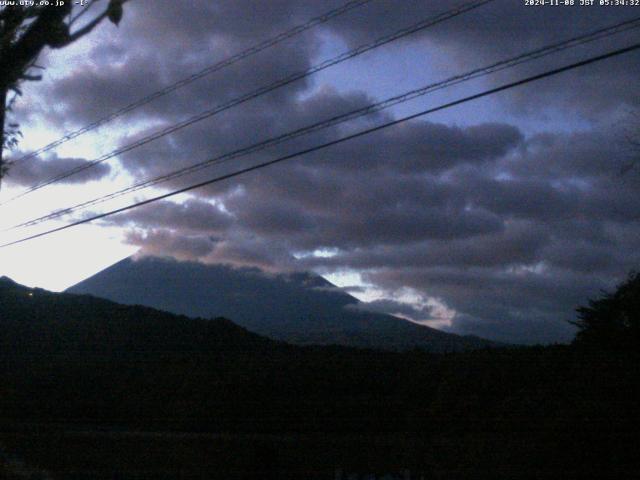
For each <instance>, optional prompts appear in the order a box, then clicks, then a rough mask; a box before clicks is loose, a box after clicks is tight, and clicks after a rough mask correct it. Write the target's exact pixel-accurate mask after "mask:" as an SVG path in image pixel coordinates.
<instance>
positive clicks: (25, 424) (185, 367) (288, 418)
mask: <svg viewBox="0 0 640 480" xmlns="http://www.w3.org/2000/svg"><path fill="white" fill-rule="evenodd" d="M0 316H1V319H0V324H1V326H2V329H1V331H0V346H1V348H2V355H1V363H0V412H1V414H0V416H1V421H2V427H3V433H2V437H1V438H0V441H2V442H3V443H4V444H5V448H7V449H9V450H10V451H15V452H17V453H16V454H18V453H19V454H20V456H21V457H22V458H27V459H29V461H30V462H32V463H36V464H40V465H41V466H43V468H45V467H46V468H48V469H49V470H50V471H69V470H73V468H76V469H77V468H79V467H77V465H76V463H77V462H78V461H79V460H78V459H79V458H94V457H95V455H97V453H96V452H100V455H101V456H105V455H106V457H105V458H109V460H108V462H107V460H105V458H103V459H102V462H103V464H102V467H100V468H102V470H100V471H102V472H106V471H107V470H108V466H106V465H107V464H105V463H104V462H107V463H108V464H109V465H116V464H117V462H118V461H122V458H123V456H124V457H126V455H125V453H126V452H129V454H131V452H134V451H138V452H142V453H140V454H139V455H135V458H136V459H135V460H133V459H131V458H129V460H127V461H128V462H129V463H127V465H129V464H131V465H134V464H137V463H136V462H142V463H143V464H144V463H145V462H148V463H149V465H151V464H153V465H158V462H159V460H158V458H163V459H164V460H163V461H164V463H163V462H160V464H163V465H164V464H165V463H166V462H167V460H166V458H169V457H170V458H173V460H174V462H177V463H181V462H182V463H181V464H190V465H191V466H193V462H194V461H199V462H204V463H207V462H208V463H207V464H211V465H212V466H211V468H213V469H215V471H216V472H218V473H219V474H220V475H221V476H226V477H227V478H232V477H233V475H231V474H230V473H229V471H231V470H233V468H236V467H237V468H236V470H234V471H243V472H244V474H243V475H245V477H246V475H248V473H247V472H254V473H255V472H257V471H262V472H263V474H262V477H260V475H258V477H256V478H266V477H265V475H266V474H264V472H265V471H269V472H276V471H277V472H280V474H281V477H282V478H285V477H284V474H283V472H285V471H286V472H289V473H291V472H294V471H298V470H296V468H298V467H299V468H300V469H301V470H299V471H300V472H303V471H304V472H305V473H304V476H306V478H312V477H313V475H312V474H311V473H310V471H313V472H316V473H318V472H322V475H320V474H319V473H318V476H324V478H328V477H326V475H329V472H331V471H333V470H332V468H333V467H338V466H340V467H341V468H342V467H344V468H345V469H346V470H349V468H351V469H352V470H353V471H362V472H366V471H369V472H373V471H386V472H392V471H397V472H400V471H402V469H410V470H411V471H415V472H427V473H426V474H428V475H436V476H437V475H440V476H441V478H479V477H487V478H560V476H562V477H563V478H571V477H573V478H604V476H605V475H606V476H607V477H608V476H610V475H614V476H615V477H617V478H630V477H631V476H632V475H634V476H635V474H636V473H637V470H636V469H637V467H638V462H637V460H636V458H635V446H636V445H637V441H638V440H640V438H638V437H639V435H638V433H637V432H638V431H639V430H640V429H639V428H638V427H639V425H638V418H639V414H638V408H637V405H638V392H639V391H640V390H639V389H638V386H639V384H640V368H639V367H640V362H639V360H640V355H639V354H638V350H637V348H635V347H633V346H631V345H630V344H629V342H627V343H625V346H624V348H612V345H611V343H610V342H608V343H607V345H606V347H604V348H599V347H598V346H597V342H594V341H582V342H578V343H577V344H574V345H572V346H548V347H527V348H524V347H522V348H510V349H492V350H477V351H470V352H464V353H452V354H445V355H432V354H429V353H426V352H422V351H411V352H404V353H396V352H378V351H372V350H355V349H347V348H340V347H308V348H300V347H292V346H288V345H285V344H282V343H277V342H273V341H271V340H267V339H264V338H262V337H259V336H257V335H254V334H252V333H250V332H248V331H246V330H244V329H242V328H240V327H237V326H235V325H234V324H232V323H231V322H229V321H227V320H223V319H217V320H193V319H188V318H186V317H179V316H175V315H170V314H167V313H163V312H159V311H157V310H153V309H150V308H145V307H126V306H121V305H118V304H115V303H112V302H108V301H105V300H100V299H96V298H93V297H89V296H78V295H68V294H52V293H49V292H45V291H41V290H33V291H32V290H29V289H25V288H24V287H21V286H18V285H16V284H13V283H10V282H8V281H3V282H0ZM582 338H583V339H584V338H586V339H587V340H589V335H586V334H585V335H582ZM74 431H75V432H84V431H93V432H103V435H104V436H103V440H101V441H98V437H91V438H90V439H89V437H82V438H84V440H79V438H80V437H78V436H77V435H76V436H74V434H73V433H69V432H74ZM124 431H127V432H131V431H138V432H141V431H144V432H156V433H158V432H163V433H165V434H167V435H178V434H179V433H180V432H190V433H191V434H194V433H199V434H210V433H215V434H219V435H221V436H222V437H220V438H225V439H226V440H224V441H223V440H218V441H217V443H216V442H213V443H212V442H209V441H207V442H205V441H204V440H202V439H201V440H189V441H192V442H195V443H193V445H191V444H190V445H191V447H189V448H187V447H186V446H185V445H186V444H184V442H187V440H185V439H184V438H183V440H182V442H183V443H180V445H182V446H181V447H180V448H178V444H177V443H176V442H175V441H172V442H169V443H166V442H167V441H165V443H162V441H161V440H159V439H158V438H161V437H158V438H156V437H150V438H151V439H147V440H145V439H138V441H137V442H135V441H133V440H132V438H131V437H126V440H125V439H121V441H120V443H118V442H117V441H116V440H114V438H116V437H114V435H116V434H115V433H113V432H124ZM62 432H66V433H64V434H63V433H62ZM105 432H112V433H111V434H110V435H107V434H106V433H105ZM96 435H97V433H96ZM354 435H356V437H357V438H356V439H353V436H354ZM116 436H117V435H116ZM123 438H124V437H123ZM171 438H182V437H171ZM198 438H200V437H198ZM202 438H208V437H206V436H205V437H202ZM242 438H244V439H245V440H242V441H241V440H239V439H242ZM250 438H252V439H253V440H248V439H250ZM265 438H266V439H269V438H271V440H264V439H265ZM51 439H55V440H51ZM260 439H262V440H260ZM292 439H293V440H292ZM295 439H297V440H295ZM350 439H351V440H350ZM381 439H382V440H381ZM38 442H40V443H38ZM123 442H124V443H123ZM187 443H188V442H187ZM205 444H206V446H204V445H205ZM212 444H215V445H217V447H216V448H217V450H216V451H215V452H212V451H211V448H213V447H212V446H211V445H212ZM34 445H40V447H38V448H36V447H34ZM124 445H128V447H127V448H125V447H124ZM163 445H164V446H163ZM136 449H137V450H136ZM141 449H142V450H141ZM163 449H165V450H163ZM176 450H177V451H178V452H180V451H181V452H183V453H184V458H182V457H181V459H178V458H177V457H176V455H178V453H176ZM165 451H166V452H169V451H171V452H172V453H171V455H169V457H167V455H168V454H165V455H163V454H161V453H160V452H165ZM197 451H201V452H204V451H206V452H208V453H207V454H206V455H204V454H202V455H201V456H200V457H197V458H198V459H197V460H194V459H193V458H192V456H193V455H196V454H195V453H194V452H197ZM61 452H64V454H61ZM109 452H111V457H109ZM114 452H119V453H117V454H116V453H114ZM92 455H93V457H92ZM131 455H132V454H131ZM178 456H179V455H178ZM101 458H102V457H101ZM127 458H128V457H127ZM152 458H156V460H155V461H151V460H149V459H152ZM231 458H234V459H235V460H230V459H231ZM117 459H120V460H117ZM141 459H142V460H141ZM144 459H146V460H144ZM216 459H217V460H216ZM74 462H76V463H74ZM252 462H253V463H252ZM98 463H100V462H98ZM234 465H235V467H234ZM239 465H242V467H241V466H239ZM247 465H257V467H255V468H254V467H251V468H249V467H247ZM72 467H73V468H72ZM312 467H313V468H312ZM86 468H89V467H88V466H87V467H86ZM91 468H93V469H94V470H95V469H96V468H98V467H95V465H94V466H91ZM113 468H114V471H120V470H121V469H123V468H125V467H123V466H122V465H120V467H116V466H114V467H113ZM140 468H142V467H140ZM149 468H150V467H149ZM167 468H168V467H167ZM182 468H186V467H184V465H183V467H182ZM225 468H226V469H231V470H229V471H226V470H225ZM243 469H244V470H243ZM98 470H99V469H98ZM0 472H1V470H0ZM223 472H224V475H223ZM96 475H97V474H96ZM202 475H203V476H202V478H214V476H213V475H212V474H211V471H207V473H206V474H205V473H202ZM292 475H293V474H292ZM301 475H302V474H301ZM194 477H197V475H195V474H194ZM69 478H71V477H69ZM91 478H100V477H99V475H98V476H94V477H91ZM105 478H107V477H105ZM108 478H112V477H108ZM122 478H130V477H126V476H124V477H122ZM131 478H134V477H131ZM136 478H137V477H136ZM145 478H146V477H145ZM158 478H160V477H158ZM167 478H170V476H169V477H167ZM198 478H201V477H198Z"/></svg>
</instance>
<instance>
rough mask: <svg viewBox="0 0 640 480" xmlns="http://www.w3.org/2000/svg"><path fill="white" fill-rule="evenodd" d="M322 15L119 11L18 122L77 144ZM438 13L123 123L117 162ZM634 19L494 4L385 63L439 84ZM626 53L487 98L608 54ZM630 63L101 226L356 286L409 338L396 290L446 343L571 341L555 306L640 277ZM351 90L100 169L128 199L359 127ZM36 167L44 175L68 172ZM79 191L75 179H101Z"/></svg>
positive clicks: (410, 14) (364, 24) (344, 23)
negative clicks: (287, 138)
mask: <svg viewBox="0 0 640 480" xmlns="http://www.w3.org/2000/svg"><path fill="white" fill-rule="evenodd" d="M320 3H322V5H320ZM338 3H339V2H300V1H293V0H277V1H270V2H261V1H250V0H242V1H238V0H234V1H231V0H228V1H221V2H215V3H212V2H209V1H206V0H202V1H193V2H189V6H188V7H187V6H185V5H184V4H183V3H180V2H171V1H166V2H154V4H153V6H150V5H148V4H144V2H141V3H136V2H132V3H131V4H130V5H129V4H127V11H126V17H125V20H124V21H123V24H122V27H121V29H120V31H119V32H118V34H117V35H116V36H115V37H113V39H109V40H106V35H107V34H110V32H107V31H106V30H102V31H101V34H102V35H104V37H102V38H104V39H105V40H104V41H96V42H95V44H93V45H92V46H91V47H90V49H89V54H87V55H86V56H85V57H84V58H83V62H82V64H78V65H71V66H70V68H69V71H68V74H67V75H66V76H65V77H64V78H62V79H58V80H57V81H49V82H47V83H45V84H43V85H42V88H41V89H39V90H38V92H36V93H34V95H43V96H47V98H50V99H54V101H55V103H56V104H57V105H59V107H58V108H56V109H55V110H49V109H43V110H42V111H40V112H37V113H38V114H39V115H41V116H42V117H43V118H45V119H47V120H48V121H50V122H56V123H57V124H60V125H66V126H69V127H72V126H81V125H83V124H85V123H86V122H90V121H92V120H95V118H96V117H98V116H100V115H101V114H102V113H103V112H108V111H110V110H112V109H113V108H114V105H122V104H126V103H127V102H129V101H131V100H134V99H137V98H139V97H141V96H143V95H146V94H148V93H149V92H150V91H152V90H154V89H156V88H161V87H162V86H164V85H165V84H167V83H168V82H171V81H174V80H176V79H179V78H181V77H184V76H186V75H187V74H188V73H191V72H192V71H196V70H198V69H200V68H202V67H204V66H206V65H209V64H212V63H214V62H215V61H216V60H219V59H221V58H224V57H225V56H227V55H229V54H231V53H234V52H237V51H239V50H241V49H242V48H246V47H247V46H249V45H252V44H254V43H256V42H257V41H259V40H260V39H263V38H265V37H267V36H270V35H274V34H277V33H278V32H280V31H283V30H285V29H287V28H290V27H291V26H293V25H295V24H297V23H300V22H302V21H304V19H306V18H309V17H311V16H313V15H317V14H318V13H320V12H321V11H322V10H325V9H329V8H331V7H335V6H337V5H338ZM160 4H162V5H160ZM451 5H454V2H437V6H434V5H431V4H429V2H417V1H413V0H411V1H407V2H401V3H398V2H392V1H391V0H379V1H374V2H372V4H371V5H369V6H367V7H363V8H360V9H357V10H355V11H353V12H352V13H350V14H348V15H345V16H344V17H342V18H340V19H338V20H335V21H333V22H330V23H328V24H327V25H325V26H323V27H321V28H319V29H317V30H312V31H310V32H307V33H305V34H303V35H301V36H300V37H297V38H296V39H295V40H292V41H288V42H286V43H284V44H283V45H281V46H279V47H278V48H275V49H272V50H268V51H265V52H263V53H261V54H260V55H258V56H256V57H253V58H252V59H251V60H250V61H247V62H241V63H238V64H237V65H234V66H233V67H231V68H229V69H225V70H224V71H223V72H219V73H217V74H214V75H211V76H208V77H206V78H204V79H201V80H199V81H197V82H195V83H193V84H191V85H189V86H188V87H187V88H184V89H181V90H179V91H177V92H175V94H172V95H169V96H167V97H163V98H162V99H161V100H159V101H157V102H153V103H152V104H149V105H148V106H146V107H144V108H143V109H140V110H138V111H136V112H135V114H133V115H132V116H130V117H128V118H127V120H126V121H124V123H121V130H122V129H124V130H125V131H126V132H127V133H126V136H125V137H124V138H122V139H121V140H120V142H121V144H126V143H128V142H130V141H132V140H134V139H136V138H140V137H141V136H142V135H145V134H147V133H149V132H150V131H154V130H155V129H157V128H158V126H159V125H169V124H171V123H172V122H175V121H178V120H180V119H184V118H187V117H188V116H190V115H192V114H194V113H197V112H199V111H202V110H204V109H207V108H212V107H213V106H215V105H218V104H222V103H224V102H225V101H228V100H229V99H232V98H234V97H236V96H238V95H241V94H243V93H246V92H248V91H251V90H252V89H255V88H258V87H260V86H263V85H266V84H269V83H270V82H273V81H274V80H277V79H279V78H282V77H285V76H287V75H290V74H292V73H295V72H298V71H302V70H305V69H307V68H309V66H311V65H313V64H315V63H317V62H318V61H321V60H322V59H323V58H325V57H326V55H327V54H326V52H327V51H334V50H336V49H338V50H339V49H340V48H343V47H344V46H345V45H346V46H351V47H353V46H356V45H360V44H362V43H366V42H369V41H371V40H372V39H373V38H376V37H379V36H382V35H384V34H386V33H389V32H391V31H393V30H394V29H397V28H400V27H403V26H406V25H408V24H411V23H414V22H416V21H417V20H418V19H420V18H422V17H423V16H427V15H429V14H433V13H436V12H440V11H443V10H444V9H446V8H447V7H448V6H451ZM632 14H633V10H632V9H631V10H630V9H625V8H618V9H611V8H609V9H604V8H600V7H593V8H590V7H584V8H577V7H576V8H556V9H553V8H537V9H536V8H526V7H524V6H521V5H520V4H518V5H516V4H515V3H509V4H507V3H506V2H499V1H498V2H495V4H492V5H490V6H486V7H483V8H481V9H478V10H477V11H474V12H473V13H469V14H467V15H463V16H460V17H459V18H456V19H454V20H451V21H450V22H446V23H443V24H442V25H439V26H438V27H436V28H433V29H429V30H426V31H425V32H423V33H421V34H418V35H415V36H412V37H410V38H408V39H405V40H403V41H402V42H401V43H400V44H399V46H390V47H389V48H390V49H391V51H392V52H393V51H400V50H402V54H403V56H404V57H403V58H413V59H414V60H415V66H416V68H420V67H421V65H422V63H421V62H424V59H423V56H424V55H423V53H424V52H429V54H430V55H431V57H430V59H432V60H434V61H435V65H434V66H432V67H431V68H432V70H434V72H433V75H434V76H436V77H438V76H446V75H445V74H450V73H455V72H460V71H464V70H468V69H469V68H473V67H475V66H479V65H482V64H485V63H490V62H492V61H495V60H497V59H501V58H504V57H505V56H507V55H509V54H516V53H518V52H522V51H524V50H525V49H531V48H534V47H539V46H542V45H544V44H547V43H549V42H550V41H551V40H562V39H564V38H570V37H571V36H573V35H577V34H579V33H583V32H586V31H589V30H593V29H595V28H598V27H602V26H605V25H609V24H612V23H614V22H616V21H620V20H621V19H624V18H630V17H631V16H632ZM105 28H106V27H105ZM625 35H627V34H625ZM625 35H623V36H619V37H611V38H609V39H606V40H605V41H603V42H600V43H597V44H594V45H591V46H585V47H582V48H581V49H577V50H575V51H572V52H568V53H564V54H562V55H561V56H558V57H554V58H550V59H548V60H545V61H542V62H537V63H535V64H531V65H527V66H526V67H523V68H520V69H518V70H517V71H513V72H506V73H505V74H504V75H502V77H500V78H502V79H503V80H504V79H512V78H519V77H521V76H523V75H526V74H527V73H532V72H534V71H541V70H542V69H544V68H545V67H549V66H551V65H558V64H561V63H562V62H563V61H569V60H572V59H575V58H579V57H580V56H581V55H583V56H584V55H589V54H595V53H599V52H602V51H605V50H606V49H607V48H613V47H615V46H621V45H625V44H626V42H627V39H628V38H629V37H628V35H627V36H625ZM98 38H100V37H98ZM393 49H397V50H393ZM382 53H383V54H384V52H382ZM365 60H366V59H365ZM55 61H56V58H55V57H52V58H51V62H52V63H55ZM639 65H640V61H639V59H638V56H637V55H633V56H630V57H625V58H623V59H618V60H615V61H611V62H608V63H606V64H604V63H603V64H602V65H597V66H594V67H590V68H589V69H585V70H582V71H576V72H575V73H571V74H567V75H564V76H562V77H558V78H554V79H552V80H550V81H545V82H544V83H540V84H536V85H535V86H530V87H526V88H523V89H521V90H514V91H513V92H510V93H509V94H507V95H502V96H500V97H496V98H495V99H493V98H492V99H491V100H490V101H488V102H486V103H483V104H481V105H482V106H483V107H478V106H474V105H469V106H468V107H464V108H461V109H458V110H456V111H455V113H452V115H457V117H456V118H455V120H451V119H450V118H449V117H447V118H445V117H442V118H437V119H431V118H424V119H419V120H415V121H412V122H409V123H406V124H403V125H401V126H398V127H395V128H393V129H388V130H385V131H381V132H378V133H376V134H374V135H370V136H367V137H362V138H360V139H358V140H355V141H352V142H348V143H345V144H342V145H340V146H336V147H333V148H330V149H327V150H323V151H321V152H318V153H315V154H312V155H308V156H306V157H305V158H303V159H300V160H296V161H294V162H291V163H286V164H282V165H279V166H277V167H273V168H270V169H267V170H262V171H259V172H254V173H251V174H249V175H246V176H243V177H240V178H237V179H234V180H233V181H230V182H226V183H220V184H216V185H214V186H211V187H207V188H204V189H201V190H199V191H197V192H194V194H193V195H192V196H191V198H190V199H189V200H186V201H180V202H174V201H164V202H161V203H157V204H154V205H152V206H149V207H145V208H143V209H140V210H135V211H132V212H129V213H126V214H123V215H119V216H117V217H112V218H111V219H109V223H110V224H112V225H113V224H115V225H120V226H122V227H123V228H126V229H127V231H128V234H127V240H128V242H130V243H132V244H135V245H139V246H141V247H142V249H143V251H144V252H146V253H148V254H154V255H172V256H175V257H177V258H180V259H198V260H201V261H207V262H221V263H231V264H234V265H252V266H259V267H261V268H264V269H269V270H273V271H278V270H300V269H302V270H306V269H315V270H316V271H319V272H323V273H335V272H344V271H352V272H358V273H359V274H360V275H361V276H362V278H363V279H364V280H365V281H367V282H369V283H370V284H371V285H373V286H374V287H375V288H376V289H377V290H378V291H379V292H386V293H387V295H388V298H387V300H380V301H378V302H377V303H376V304H375V305H373V306H372V307H375V309H377V310H380V309H387V311H390V310H393V309H395V310H396V313H403V314H406V315H407V316H411V315H412V312H413V314H414V316H415V318H416V320H419V321H429V318H428V317H429V315H432V311H433V309H432V308H427V307H424V305H423V306H413V307H410V306H409V307H407V306H406V305H404V306H402V305H400V304H398V303H397V302H394V300H393V298H394V292H398V291H401V290H402V289H407V288H409V289H412V290H413V291H416V292H419V293H420V295H422V296H423V298H432V299H435V300H436V301H437V302H440V303H441V304H442V305H444V306H445V307H447V308H448V309H451V310H452V311H453V312H455V314H454V315H453V317H452V318H451V319H450V324H449V325H448V326H447V327H446V328H447V329H449V330H451V331H454V332H459V333H465V334H477V335H482V336H485V337H488V338H492V339H496V340H501V341H523V342H549V341H567V340H570V339H571V337H572V334H573V331H572V329H571V327H570V326H569V325H568V324H567V322H566V321H567V320H570V319H572V318H573V310H574V308H575V307H576V306H577V305H578V304H580V303H584V302H585V301H586V300H587V298H589V297H590V296H594V295H597V294H598V292H599V289H600V288H602V287H607V288H610V287H612V286H613V285H614V284H615V283H616V282H617V281H619V280H621V279H622V277H623V276H624V275H625V273H626V272H627V271H628V270H630V269H632V268H638V265H640V254H638V252H639V251H640V249H639V248H638V240H637V239H638V238H640V225H639V223H638V221H639V219H640V176H639V175H638V172H637V169H635V170H634V169H632V170H631V171H629V172H627V173H625V174H621V172H622V171H624V170H625V169H626V167H627V166H628V165H630V164H631V163H630V162H632V161H633V159H634V155H637V153H638V152H633V151H630V150H629V149H628V148H627V147H628V144H627V143H626V140H625V135H626V134H627V133H628V132H630V133H631V134H634V132H638V131H640V126H638V125H633V123H632V120H631V118H632V117H630V116H627V114H626V112H628V111H630V110H633V109H634V108H637V107H638V103H637V101H638V97H637V89H636V88H635V87H634V85H635V83H636V80H637V77H638V73H639ZM440 72H442V74H440ZM361 74H363V75H364V74H366V72H362V73H361V72H357V71H354V70H349V69H346V70H343V71H342V73H340V74H336V75H337V76H335V77H332V78H333V80H332V82H329V81H327V80H325V81H321V80H318V79H314V78H309V79H306V80H303V81H300V82H297V83H295V84H293V85H291V86H289V87H287V88H284V89H279V90H277V91H275V92H273V93H272V94H268V95H265V96H263V97H260V98H259V99H256V100H253V101H251V102H249V103H247V104H246V105H243V106H242V107H241V108H238V109H233V110H229V111H227V112H224V113H223V114H220V115H218V116H216V117H215V118H212V119H209V120H206V121H204V122H200V123H198V124H196V125H194V126H192V127H190V128H188V129H185V130H182V131H180V132H178V133H176V134H175V135H172V136H170V137H165V138H164V139H162V140H159V141H157V142H154V143H152V144H149V145H147V146H145V147H143V148H140V149H137V150H135V151H132V152H130V153H128V154H125V155H122V156H121V157H120V158H119V159H118V161H119V168H120V170H122V171H123V172H126V173H127V174H128V175H130V176H131V177H132V178H134V179H136V180H139V179H146V178H149V177H153V176H156V175H161V174H164V173H166V172H170V171H173V170H175V169H177V168H180V167H184V166H188V165H191V164H193V163H195V162H197V161H202V160H204V159H206V158H211V157H213V156H215V155H219V154H223V153H225V152H228V151H232V150H234V149H237V148H241V147H244V146H247V145H251V144H252V143H254V142H257V141H261V140H263V139H266V138H269V137H271V136H274V135H278V134H281V133H284V132H287V131H290V130H292V129H295V128H299V127H300V126H303V125H308V124H311V123H313V122H316V121H318V120H321V119H326V118H330V117H332V116H334V115H336V114H340V113H344V112H348V111H350V110H353V109H355V108H359V107H362V106H364V105H367V104H368V103H370V102H372V101H374V100H375V99H379V98H380V95H381V92H379V91H376V92H367V91H360V90H348V89H343V88H341V85H342V82H344V84H348V83H349V81H350V76H351V75H361ZM391 74H392V72H389V75H391ZM496 82H498V80H497V79H489V80H486V83H485V84H484V85H485V86H486V85H494V84H497V83H496ZM477 86H478V85H477V84H476V85H475V86H474V87H473V88H471V87H470V89H469V93H471V92H472V91H473V92H475V91H477V90H474V89H475V88H476V87H477ZM459 92H461V93H462V94H464V92H465V90H464V88H463V89H461V90H459ZM382 93H386V92H382ZM396 93H399V92H396V91H389V92H388V95H393V94H396ZM34 105H35V104H34ZM485 107H487V108H485ZM34 108H36V107H34ZM30 114H32V115H33V114H34V112H33V110H32V111H31V112H30ZM395 115H397V112H396V113H394V112H381V113H378V114H376V115H373V116H371V117H368V118H366V119H360V120H357V121H355V122H352V123H349V124H345V125H339V126H334V127H331V128H329V129H327V130H325V131H321V132H318V133H316V134H314V135H312V136H310V137H304V138H300V139H297V140H295V141H293V142H291V143H288V144H283V145H280V146H278V147H275V148H272V149H268V150H265V151H263V152H259V153H256V154H254V155H252V156H251V157H250V158H248V159H246V160H243V161H240V162H238V163H236V164H228V165H225V166H223V167H220V168H219V169H211V170H210V171H204V172H200V173H198V174H197V175H194V176H191V177H187V178H184V179H181V180H176V181H173V182H169V183H167V184H165V185H164V187H165V188H175V187H179V186H183V185H185V184H187V183H189V182H190V181H198V180H202V179H204V178H207V177H208V176H213V175H216V174H219V173H225V172H228V171H231V170H232V169H233V167H234V165H248V164H251V162H257V161H260V160H263V159H267V158H274V157H275V156H278V155H283V154H287V153H290V152H293V151H296V150H298V149H302V148H305V147H308V146H310V145H314V144H317V143H319V142H323V141H327V140H329V139H332V138H336V137H337V136H340V135H344V134H346V133H348V132H352V131H354V130H357V129H359V128H365V127H367V126H373V125H377V124H380V123H381V122H384V121H388V120H390V119H392V118H394V116H395ZM558 125H561V128H558ZM623 132H624V133H623ZM639 135H640V134H639ZM55 160H56V162H55V163H56V168H58V167H59V168H63V167H64V165H65V161H66V162H67V163H69V162H70V161H71V159H68V160H64V159H55ZM73 161H76V160H73ZM34 165H36V166H34V167H33V168H34V170H25V171H24V172H23V173H19V172H18V171H17V170H16V177H15V181H16V182H18V183H23V184H26V183H28V182H29V181H32V180H33V179H34V178H36V177H38V176H39V175H41V174H42V173H41V172H42V169H43V168H45V167H44V166H42V165H45V166H46V167H47V168H48V166H49V165H51V166H52V165H53V160H52V161H51V162H43V163H42V164H38V163H36V164H34ZM38 165H40V166H38ZM104 168H105V169H106V168H107V167H104ZM38 169H40V170H38ZM93 172H94V175H95V177H92V179H95V178H99V177H101V176H104V175H105V174H106V173H108V170H102V171H100V170H94V171H93ZM86 180H88V178H84V179H79V181H86ZM323 252H325V253H323ZM326 252H329V253H326Z"/></svg>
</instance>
